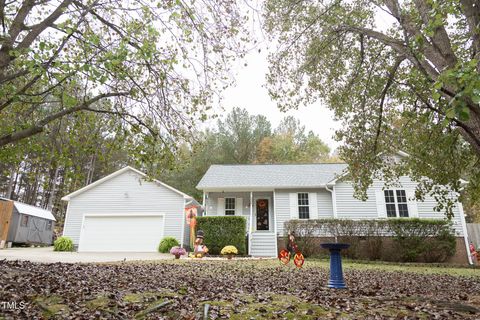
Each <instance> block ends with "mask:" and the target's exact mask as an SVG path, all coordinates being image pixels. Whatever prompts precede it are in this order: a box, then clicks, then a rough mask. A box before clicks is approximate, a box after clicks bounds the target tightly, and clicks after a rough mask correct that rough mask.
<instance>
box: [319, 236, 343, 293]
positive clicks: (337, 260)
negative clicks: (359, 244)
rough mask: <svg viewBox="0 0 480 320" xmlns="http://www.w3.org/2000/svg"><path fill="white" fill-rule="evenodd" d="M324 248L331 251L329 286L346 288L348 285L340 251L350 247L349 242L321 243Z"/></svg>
mask: <svg viewBox="0 0 480 320" xmlns="http://www.w3.org/2000/svg"><path fill="white" fill-rule="evenodd" d="M320 245H321V246H322V248H325V249H328V250H329V251H330V280H328V287H329V288H334V289H344V288H346V287H347V286H346V285H345V281H344V280H343V271H342V256H341V254H340V251H341V250H343V249H347V248H348V247H350V245H349V244H348V243H321V244H320Z"/></svg>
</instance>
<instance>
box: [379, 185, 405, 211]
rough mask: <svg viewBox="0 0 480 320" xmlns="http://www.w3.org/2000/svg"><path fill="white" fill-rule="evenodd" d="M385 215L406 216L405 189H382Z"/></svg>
mask: <svg viewBox="0 0 480 320" xmlns="http://www.w3.org/2000/svg"><path fill="white" fill-rule="evenodd" d="M383 193H384V195H385V205H386V207H387V217H389V218H397V217H401V218H408V204H407V195H406V193H405V190H395V191H394V190H384V191H383Z"/></svg>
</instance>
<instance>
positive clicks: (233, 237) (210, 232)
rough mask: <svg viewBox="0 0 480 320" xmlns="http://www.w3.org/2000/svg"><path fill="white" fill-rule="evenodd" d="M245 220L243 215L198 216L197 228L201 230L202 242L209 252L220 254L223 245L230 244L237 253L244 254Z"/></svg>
mask: <svg viewBox="0 0 480 320" xmlns="http://www.w3.org/2000/svg"><path fill="white" fill-rule="evenodd" d="M246 225H247V221H246V219H245V218H244V217H237V216H217V217H198V218H197V230H203V232H204V233H205V235H204V237H205V238H204V243H205V245H206V246H207V248H208V250H209V253H211V254H220V252H221V250H222V248H223V247H225V246H228V245H232V246H235V247H236V248H237V249H238V254H240V255H245V254H246V246H245V235H246V231H247V227H246Z"/></svg>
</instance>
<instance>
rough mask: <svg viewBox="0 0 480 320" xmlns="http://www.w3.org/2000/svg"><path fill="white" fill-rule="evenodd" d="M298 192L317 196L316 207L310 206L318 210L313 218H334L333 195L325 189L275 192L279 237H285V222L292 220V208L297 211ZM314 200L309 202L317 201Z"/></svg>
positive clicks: (311, 198)
mask: <svg viewBox="0 0 480 320" xmlns="http://www.w3.org/2000/svg"><path fill="white" fill-rule="evenodd" d="M298 192H308V193H310V194H311V193H314V194H315V195H316V198H317V199H316V205H315V204H311V205H310V210H316V214H315V212H312V214H311V217H312V218H317V217H318V218H319V219H324V218H333V205H332V194H331V193H330V192H329V191H327V190H325V189H303V190H302V189H299V190H275V201H276V203H275V217H276V219H277V234H279V235H285V230H284V224H285V221H288V220H290V219H291V211H292V209H291V208H292V206H293V207H295V210H297V209H296V208H297V206H298V198H297V196H296V194H297V193H298ZM291 194H295V197H292V196H291ZM291 198H292V199H291ZM314 198H315V197H312V196H310V197H309V200H310V201H312V200H315V199H314ZM292 201H293V202H294V203H293V204H292V203H291V202H292Z"/></svg>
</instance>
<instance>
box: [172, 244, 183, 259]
mask: <svg viewBox="0 0 480 320" xmlns="http://www.w3.org/2000/svg"><path fill="white" fill-rule="evenodd" d="M170 253H171V254H173V255H174V256H175V259H180V256H183V255H185V254H187V251H186V250H185V249H184V248H180V247H173V248H172V249H170Z"/></svg>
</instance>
